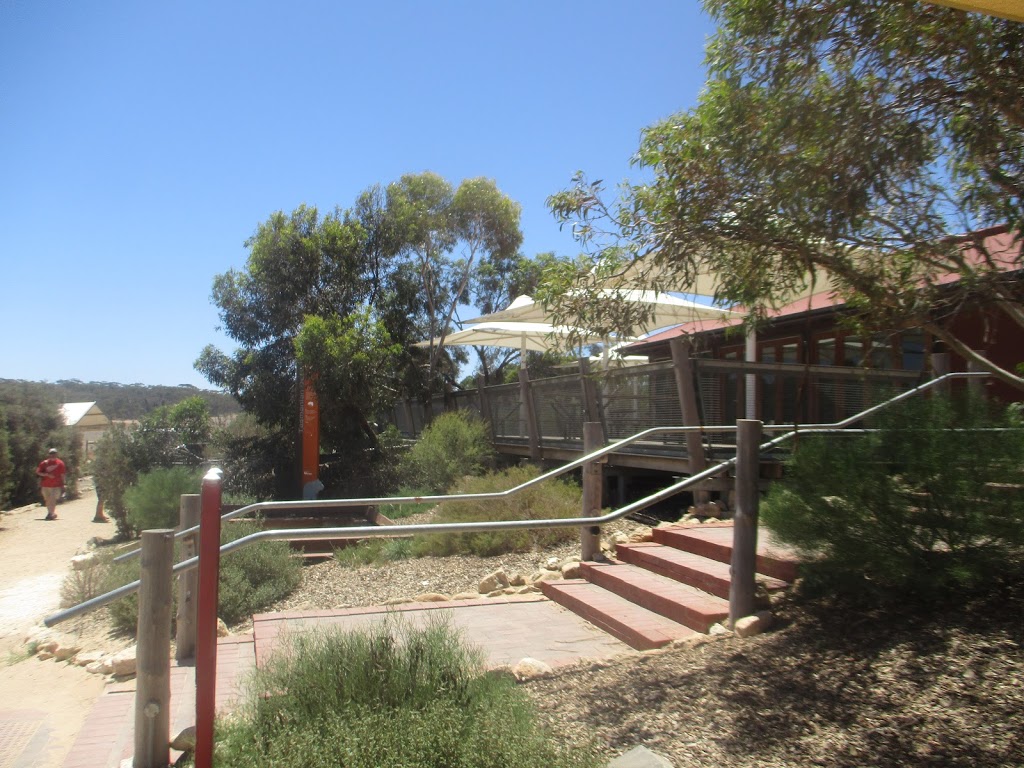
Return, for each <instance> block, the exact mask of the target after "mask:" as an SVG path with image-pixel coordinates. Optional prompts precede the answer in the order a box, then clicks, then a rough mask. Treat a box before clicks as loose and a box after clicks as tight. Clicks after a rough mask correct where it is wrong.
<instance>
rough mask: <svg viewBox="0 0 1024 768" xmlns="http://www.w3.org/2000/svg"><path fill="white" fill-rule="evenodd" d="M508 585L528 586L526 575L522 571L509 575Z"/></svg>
mask: <svg viewBox="0 0 1024 768" xmlns="http://www.w3.org/2000/svg"><path fill="white" fill-rule="evenodd" d="M508 585H509V586H510V587H524V586H526V577H525V576H523V574H521V573H513V574H512V575H511V576H509V577H508Z"/></svg>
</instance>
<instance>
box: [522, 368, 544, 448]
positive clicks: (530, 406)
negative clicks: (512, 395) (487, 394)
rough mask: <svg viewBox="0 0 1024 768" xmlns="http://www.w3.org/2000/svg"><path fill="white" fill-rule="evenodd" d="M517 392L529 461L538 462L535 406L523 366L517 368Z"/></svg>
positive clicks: (538, 438)
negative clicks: (528, 450)
mask: <svg viewBox="0 0 1024 768" xmlns="http://www.w3.org/2000/svg"><path fill="white" fill-rule="evenodd" d="M519 391H520V398H521V400H522V404H523V415H524V416H525V421H526V437H527V439H528V441H529V445H530V461H540V460H541V458H543V454H542V453H541V444H540V424H539V423H538V421H537V406H536V404H535V403H534V401H533V387H532V385H531V384H530V374H529V372H528V371H527V370H526V366H525V365H522V366H521V367H520V368H519Z"/></svg>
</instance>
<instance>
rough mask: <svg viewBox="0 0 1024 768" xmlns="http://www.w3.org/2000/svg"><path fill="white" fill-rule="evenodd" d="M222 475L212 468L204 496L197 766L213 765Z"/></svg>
mask: <svg viewBox="0 0 1024 768" xmlns="http://www.w3.org/2000/svg"><path fill="white" fill-rule="evenodd" d="M220 503H221V474H220V470H219V469H211V470H210V471H209V472H207V473H206V476H205V477H204V478H203V487H202V493H201V497H200V506H201V511H200V517H201V522H200V526H201V529H200V531H199V597H198V600H197V612H196V751H195V766H196V768H213V717H214V715H215V714H216V709H217V593H218V586H219V582H218V580H219V578H220Z"/></svg>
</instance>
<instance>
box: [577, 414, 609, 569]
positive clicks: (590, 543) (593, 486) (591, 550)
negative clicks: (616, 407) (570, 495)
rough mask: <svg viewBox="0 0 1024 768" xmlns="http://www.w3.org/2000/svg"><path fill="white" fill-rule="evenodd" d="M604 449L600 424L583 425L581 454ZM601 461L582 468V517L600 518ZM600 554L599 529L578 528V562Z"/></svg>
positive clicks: (598, 460) (590, 462) (592, 462)
mask: <svg viewBox="0 0 1024 768" xmlns="http://www.w3.org/2000/svg"><path fill="white" fill-rule="evenodd" d="M603 447H604V430H603V429H602V428H601V423H600V422H597V421H588V422H586V423H585V424H584V425H583V453H584V455H586V454H588V453H593V452H594V451H597V450H599V449H601V448H603ZM603 461H604V460H603V459H595V460H594V461H588V462H587V463H586V464H585V465H584V466H583V515H582V517H600V516H601V493H602V491H603V490H604V475H603V468H604V465H603ZM600 553H601V528H600V526H597V525H592V526H586V527H582V528H580V560H594V559H596V558H597V556H598V555H599V554H600Z"/></svg>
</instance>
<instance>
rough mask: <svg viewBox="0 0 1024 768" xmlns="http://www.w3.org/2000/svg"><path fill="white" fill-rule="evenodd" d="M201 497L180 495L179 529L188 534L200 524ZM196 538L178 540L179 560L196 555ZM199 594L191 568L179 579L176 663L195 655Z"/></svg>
mask: <svg viewBox="0 0 1024 768" xmlns="http://www.w3.org/2000/svg"><path fill="white" fill-rule="evenodd" d="M200 503H201V502H200V496H199V494H198V493H183V494H182V495H181V508H180V510H179V518H178V519H179V521H180V522H179V528H178V530H181V531H187V530H188V529H189V528H193V527H195V526H196V525H198V524H199V513H200ZM198 545H199V535H198V534H197V533H190V534H189V535H187V536H184V537H183V538H182V540H181V559H182V560H188V559H189V558H192V557H195V556H196V554H197V552H198V549H199V547H198ZM198 593H199V572H198V571H197V570H196V569H195V568H193V569H191V570H189V571H185V573H183V574H181V575H180V576H179V577H178V617H177V621H176V622H175V625H176V630H175V637H174V658H175V659H177V660H178V661H185V660H186V659H192V658H195V655H196V596H197V595H198Z"/></svg>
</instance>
